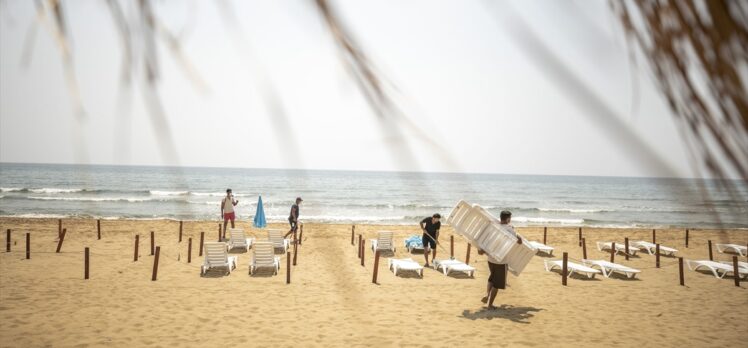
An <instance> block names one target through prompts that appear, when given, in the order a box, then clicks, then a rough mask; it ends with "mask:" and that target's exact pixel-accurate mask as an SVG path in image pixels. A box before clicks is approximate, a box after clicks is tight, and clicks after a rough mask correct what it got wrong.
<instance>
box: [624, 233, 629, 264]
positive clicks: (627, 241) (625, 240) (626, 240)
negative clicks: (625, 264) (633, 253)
mask: <svg viewBox="0 0 748 348" xmlns="http://www.w3.org/2000/svg"><path fill="white" fill-rule="evenodd" d="M623 242H624V243H626V245H625V247H626V261H628V260H629V237H626V238H624V239H623Z"/></svg>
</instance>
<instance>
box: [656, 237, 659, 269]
mask: <svg viewBox="0 0 748 348" xmlns="http://www.w3.org/2000/svg"><path fill="white" fill-rule="evenodd" d="M655 267H657V268H660V243H657V245H656V246H655Z"/></svg>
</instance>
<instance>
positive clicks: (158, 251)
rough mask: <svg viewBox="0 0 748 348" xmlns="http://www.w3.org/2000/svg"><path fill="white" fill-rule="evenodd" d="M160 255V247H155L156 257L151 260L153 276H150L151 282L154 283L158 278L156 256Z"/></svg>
mask: <svg viewBox="0 0 748 348" xmlns="http://www.w3.org/2000/svg"><path fill="white" fill-rule="evenodd" d="M159 254H161V247H160V246H157V247H156V257H155V258H153V276H151V280H152V281H156V279H157V278H158V255H159Z"/></svg>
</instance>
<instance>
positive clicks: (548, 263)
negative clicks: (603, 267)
mask: <svg viewBox="0 0 748 348" xmlns="http://www.w3.org/2000/svg"><path fill="white" fill-rule="evenodd" d="M563 267H564V264H563V261H562V260H545V270H546V271H548V272H550V271H552V270H553V269H555V268H558V269H560V270H563ZM566 268H567V271H568V272H569V274H568V276H571V275H572V274H574V273H583V274H585V275H586V276H587V278H590V279H592V278H595V274H599V273H600V271H599V270H596V269H594V268H591V267H587V266H584V265H580V264H578V263H574V262H571V261H567V262H566Z"/></svg>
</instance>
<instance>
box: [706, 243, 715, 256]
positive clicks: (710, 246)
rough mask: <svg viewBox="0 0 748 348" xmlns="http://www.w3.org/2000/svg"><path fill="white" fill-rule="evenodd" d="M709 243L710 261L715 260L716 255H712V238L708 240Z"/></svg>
mask: <svg viewBox="0 0 748 348" xmlns="http://www.w3.org/2000/svg"><path fill="white" fill-rule="evenodd" d="M707 243H708V244H709V261H714V256H713V255H712V240H711V239H710V240H708V241H707Z"/></svg>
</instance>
